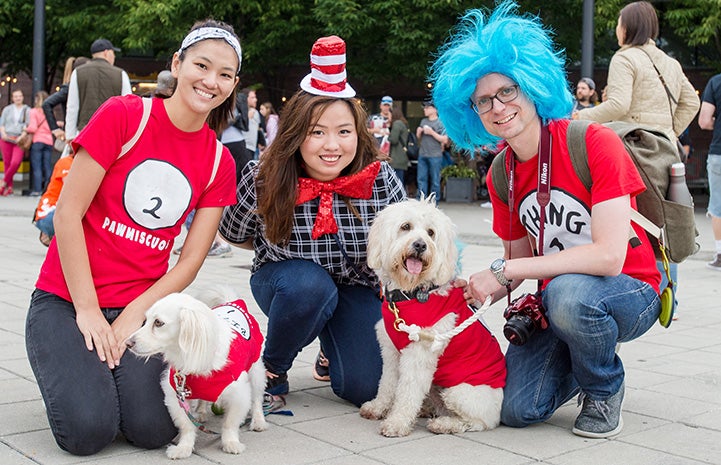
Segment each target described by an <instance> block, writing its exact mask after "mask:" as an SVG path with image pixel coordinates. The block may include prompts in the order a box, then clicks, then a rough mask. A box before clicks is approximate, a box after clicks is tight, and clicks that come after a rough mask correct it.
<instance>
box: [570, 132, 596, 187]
mask: <svg viewBox="0 0 721 465" xmlns="http://www.w3.org/2000/svg"><path fill="white" fill-rule="evenodd" d="M590 125H591V121H587V120H574V121H571V122H570V123H568V130H567V132H566V145H567V146H568V155H569V156H570V157H571V164H572V165H573V170H574V171H575V172H576V176H578V179H580V180H581V182H582V183H583V185H584V186H585V187H586V190H587V191H589V192H591V186H592V185H593V180H592V179H591V169H590V168H589V166H588V149H587V148H586V130H588V126H590Z"/></svg>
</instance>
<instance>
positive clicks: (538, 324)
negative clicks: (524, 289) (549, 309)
mask: <svg viewBox="0 0 721 465" xmlns="http://www.w3.org/2000/svg"><path fill="white" fill-rule="evenodd" d="M503 318H505V319H506V324H505V325H503V335H504V336H505V337H506V339H508V342H510V343H511V344H513V345H517V346H522V345H523V344H525V343H526V342H527V341H528V339H529V338H530V337H531V335H532V334H533V333H534V332H535V331H536V330H537V329H546V328H548V320H547V319H546V310H545V309H544V308H543V303H542V302H541V296H540V295H539V294H523V295H521V296H520V297H518V298H516V299H515V300H514V301H513V302H511V305H509V306H508V307H506V309H505V310H504V311H503Z"/></svg>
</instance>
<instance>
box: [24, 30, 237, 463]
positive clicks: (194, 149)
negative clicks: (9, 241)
mask: <svg viewBox="0 0 721 465" xmlns="http://www.w3.org/2000/svg"><path fill="white" fill-rule="evenodd" d="M241 59H242V54H241V48H240V43H239V41H238V38H237V36H236V35H235V33H234V32H233V29H232V27H230V26H229V25H227V24H225V23H221V22H219V21H214V20H206V21H201V22H198V23H196V24H195V25H194V26H193V28H192V29H191V31H190V32H189V33H188V35H187V36H186V37H185V39H183V42H182V44H181V46H180V48H179V49H178V51H177V52H176V53H175V54H174V55H173V58H172V61H171V73H172V74H173V77H174V78H175V80H176V83H177V85H176V86H175V90H174V92H173V94H172V95H171V96H170V97H168V98H166V99H160V98H153V99H150V98H145V99H144V98H141V97H139V96H137V95H126V96H115V97H111V98H109V99H108V100H107V101H106V102H105V103H103V104H102V105H101V107H100V108H99V109H98V111H97V112H96V113H95V115H94V116H93V118H92V119H91V120H90V122H89V123H88V124H87V126H86V127H85V128H84V129H83V130H82V131H81V132H80V134H78V136H77V137H76V138H75V139H74V140H73V141H72V146H73V153H74V155H73V161H72V168H70V171H69V173H67V176H65V177H64V178H63V179H62V190H61V193H60V194H59V198H58V201H57V204H56V206H55V212H54V217H53V225H54V229H55V237H53V238H52V240H51V241H50V244H49V247H48V251H47V255H46V257H45V260H44V262H43V264H42V267H41V269H40V274H39V276H38V279H37V282H36V284H35V287H36V289H35V291H34V292H33V294H32V297H31V301H30V308H29V309H28V312H27V319H26V323H25V343H26V347H27V355H28V360H29V361H30V366H31V368H32V370H33V374H34V375H35V378H36V380H37V384H38V387H39V389H40V393H41V395H42V398H43V401H44V403H45V407H46V408H45V411H46V414H47V417H48V422H49V424H50V431H51V433H52V435H53V437H54V438H55V441H56V442H57V444H58V446H59V447H60V448H61V449H62V450H64V451H67V452H68V453H70V454H73V455H81V456H86V455H92V454H95V453H97V452H99V451H101V450H102V449H104V448H105V447H106V446H108V445H109V444H110V443H112V442H113V441H114V440H115V438H116V437H118V436H119V435H122V436H123V437H124V438H125V439H124V443H125V442H127V444H130V445H131V446H134V447H139V448H144V449H156V448H159V447H162V446H164V445H166V444H168V443H170V441H171V440H172V439H173V438H174V437H175V436H176V435H177V432H178V431H177V428H176V427H175V425H174V424H173V421H172V419H171V418H170V415H169V414H168V409H167V408H166V406H165V403H164V398H165V396H164V394H163V390H162V388H161V385H160V383H159V380H160V376H161V373H163V372H164V370H165V369H166V366H165V364H164V363H163V361H162V360H161V359H160V358H156V357H150V358H146V357H139V356H137V355H135V354H133V353H132V352H130V351H128V350H126V349H127V347H126V344H125V343H126V340H127V339H128V337H129V336H130V335H131V334H132V333H133V332H135V331H136V330H138V329H139V328H140V327H141V326H142V324H143V321H144V320H145V312H146V311H147V310H148V308H150V306H151V305H152V304H154V303H155V302H156V301H158V300H159V299H161V298H162V297H164V296H166V295H168V294H171V293H173V292H181V291H182V290H184V289H185V288H186V287H187V286H188V285H190V283H192V281H193V280H194V279H195V277H196V275H197V273H198V271H199V269H200V267H201V265H202V264H203V262H204V260H205V257H206V254H207V252H208V249H209V248H210V245H211V243H212V242H213V237H214V236H215V233H216V231H217V230H218V223H219V221H220V217H221V215H222V211H223V208H224V207H225V206H228V205H231V204H233V203H235V201H236V200H235V166H234V164H233V158H232V156H231V155H230V153H229V152H228V150H227V149H226V148H224V147H223V146H222V144H220V142H219V141H218V140H217V136H216V134H217V133H216V131H219V130H220V129H221V128H222V126H223V125H224V124H227V121H228V118H229V117H230V115H231V110H232V108H233V105H234V102H235V89H236V86H237V84H238V80H239V78H238V73H239V72H240V64H241ZM84 66H85V65H84ZM81 68H82V67H80V68H78V70H79V69H81ZM67 163H69V161H67ZM56 187H58V188H59V186H56ZM193 209H194V210H195V212H196V213H195V218H194V220H193V223H192V225H191V227H190V230H189V231H188V235H187V237H186V240H185V244H184V245H183V251H182V253H181V254H180V257H179V258H178V260H177V262H176V263H175V265H173V267H172V268H169V260H170V253H171V249H172V247H173V243H174V241H175V239H176V238H177V237H178V236H179V235H180V231H181V225H182V224H183V221H184V220H185V219H186V217H187V216H188V214H189V213H190V211H191V210H193Z"/></svg>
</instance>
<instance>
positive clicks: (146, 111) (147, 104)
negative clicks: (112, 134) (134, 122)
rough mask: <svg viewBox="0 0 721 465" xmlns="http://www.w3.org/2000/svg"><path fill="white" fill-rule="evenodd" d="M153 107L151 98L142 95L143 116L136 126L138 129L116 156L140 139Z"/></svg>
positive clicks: (130, 147)
mask: <svg viewBox="0 0 721 465" xmlns="http://www.w3.org/2000/svg"><path fill="white" fill-rule="evenodd" d="M152 108H153V100H152V99H150V98H147V97H143V116H142V117H141V118H140V125H139V126H138V130H137V131H135V134H134V135H133V137H131V138H130V140H129V141H127V142H126V143H125V144H123V146H122V147H121V149H120V154H119V155H118V158H120V157H122V156H123V155H125V154H126V153H128V152H129V151H130V149H132V148H133V146H135V144H136V143H137V142H138V139H140V136H141V135H142V134H143V131H144V130H145V126H147V124H148V120H149V119H150V110H152Z"/></svg>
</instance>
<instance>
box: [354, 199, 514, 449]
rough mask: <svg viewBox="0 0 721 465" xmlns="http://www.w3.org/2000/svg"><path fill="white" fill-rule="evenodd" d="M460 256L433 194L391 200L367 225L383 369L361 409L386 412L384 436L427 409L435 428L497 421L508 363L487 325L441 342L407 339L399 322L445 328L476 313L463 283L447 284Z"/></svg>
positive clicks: (372, 414) (488, 425)
mask: <svg viewBox="0 0 721 465" xmlns="http://www.w3.org/2000/svg"><path fill="white" fill-rule="evenodd" d="M457 262H458V248H457V245H456V243H455V230H454V226H453V223H452V222H451V220H450V218H448V216H446V215H445V214H444V213H443V212H442V211H441V210H439V209H438V208H436V206H435V205H434V202H433V199H432V198H430V199H425V200H421V201H417V200H407V201H405V202H400V203H396V204H392V205H389V206H388V207H386V208H385V209H384V210H383V211H382V212H380V214H378V216H376V218H375V220H374V222H373V225H372V226H371V229H370V234H369V237H368V265H369V266H370V267H371V268H373V270H374V271H375V272H376V273H377V275H378V277H379V278H380V280H381V282H382V283H383V284H384V294H385V296H384V297H385V298H384V302H383V320H381V321H379V322H378V324H377V325H376V333H377V336H378V341H379V342H380V345H381V355H382V357H383V375H382V376H381V380H380V383H379V386H378V395H377V396H376V398H375V399H373V400H371V401H368V402H366V403H365V404H363V405H362V406H361V409H360V414H361V416H363V417H364V418H369V419H382V418H384V419H385V420H384V421H383V422H382V423H381V427H380V432H381V434H383V435H384V436H389V437H396V436H406V435H408V434H410V432H411V431H412V430H413V427H414V425H415V422H416V419H417V418H418V416H419V414H421V412H422V414H423V415H424V416H429V417H431V419H430V420H429V421H428V423H427V428H428V429H429V430H430V431H432V432H434V433H460V432H463V431H481V430H488V429H492V428H495V427H496V426H498V424H499V423H500V415H501V403H502V402H503V386H504V385H505V377H506V365H505V360H504V358H503V354H502V353H501V349H500V346H499V345H498V342H497V341H496V339H495V338H494V337H493V336H492V335H491V333H490V332H489V331H488V329H487V328H486V327H485V326H484V325H482V324H481V323H478V322H475V323H473V324H471V326H469V327H468V328H466V329H465V330H463V331H462V332H461V333H460V334H457V335H456V336H454V337H453V338H451V339H450V340H449V341H448V340H446V341H441V342H442V343H435V342H433V343H432V342H430V341H428V340H424V339H423V338H421V339H420V340H418V341H416V342H411V341H410V340H409V334H408V333H407V332H404V331H403V330H401V329H402V327H403V325H405V324H407V325H413V324H415V325H417V326H419V327H421V328H422V329H423V330H424V332H426V333H427V334H443V333H446V332H448V331H451V330H453V329H454V328H455V327H456V325H457V324H459V323H461V321H464V320H466V319H467V318H468V317H470V316H472V315H473V313H472V312H471V310H470V309H469V308H468V306H467V305H466V302H465V300H464V298H463V290H462V289H460V288H453V286H452V285H451V283H452V281H453V279H455V277H456V269H457ZM400 323H402V324H400ZM399 327H400V328H401V329H399Z"/></svg>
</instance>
